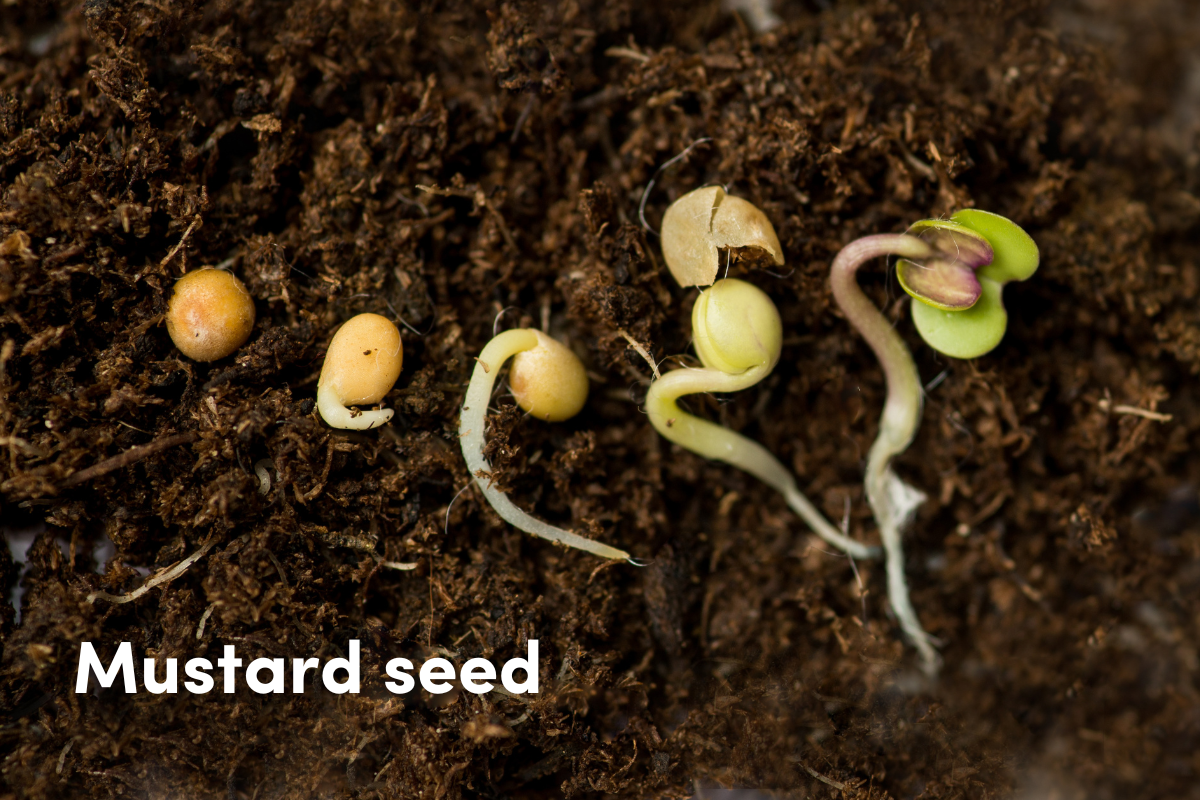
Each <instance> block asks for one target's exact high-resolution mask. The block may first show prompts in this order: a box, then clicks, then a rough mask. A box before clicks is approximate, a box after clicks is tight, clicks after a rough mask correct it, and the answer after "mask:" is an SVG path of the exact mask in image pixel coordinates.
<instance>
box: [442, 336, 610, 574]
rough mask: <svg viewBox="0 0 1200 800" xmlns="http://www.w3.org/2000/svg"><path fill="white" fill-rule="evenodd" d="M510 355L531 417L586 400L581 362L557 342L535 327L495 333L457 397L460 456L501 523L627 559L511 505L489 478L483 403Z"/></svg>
mask: <svg viewBox="0 0 1200 800" xmlns="http://www.w3.org/2000/svg"><path fill="white" fill-rule="evenodd" d="M509 358H512V360H513V364H512V369H511V370H510V371H509V378H508V380H509V384H510V385H511V387H512V392H513V397H514V398H516V401H517V405H518V406H520V407H521V408H522V409H524V410H525V411H527V412H529V414H531V415H532V416H535V417H538V418H540V419H544V420H546V421H548V422H561V421H562V420H566V419H570V418H571V417H573V416H575V415H576V414H578V413H579V411H580V409H582V408H583V404H584V402H585V401H586V400H587V392H588V378H587V373H586V372H585V371H584V369H583V363H582V362H581V361H580V360H579V357H578V356H576V355H575V354H574V353H573V352H571V351H570V349H568V348H567V347H566V346H565V345H563V344H562V343H561V342H559V341H557V340H556V339H553V338H551V337H549V336H547V335H546V334H544V333H542V332H541V331H536V330H529V329H524V328H522V329H517V330H510V331H505V332H503V333H501V334H500V335H499V336H496V337H495V338H494V339H492V340H491V341H490V342H488V343H487V346H485V347H484V348H483V352H481V353H480V354H479V357H478V358H477V359H475V370H474V372H472V373H471V383H470V385H469V386H468V387H467V396H466V398H465V400H464V401H463V410H462V416H461V417H460V420H459V425H458V436H459V440H460V441H461V442H462V451H463V458H465V459H466V462H467V468H468V469H469V470H470V471H471V476H472V478H473V479H474V481H475V484H476V485H477V486H478V487H479V490H480V491H482V492H483V496H484V497H486V498H487V501H488V502H489V503H491V505H492V508H494V509H496V513H497V514H499V515H500V516H501V517H502V518H503V519H504V521H506V522H507V523H509V524H510V525H512V526H513V527H516V528H520V529H521V530H523V531H525V532H526V533H532V534H533V535H534V536H540V537H542V538H543V539H549V540H550V541H552V542H558V543H560V544H564V545H566V546H568V547H575V548H578V549H580V550H586V551H587V552H589V553H594V554H595V555H598V556H601V557H602V558H611V559H615V560H619V561H629V560H630V558H629V554H628V553H626V552H625V551H624V550H618V549H617V548H615V547H609V546H608V545H606V544H602V543H601V542H597V541H593V540H592V539H587V538H584V537H583V536H580V535H579V534H577V533H571V532H570V531H565V530H563V529H562V528H557V527H555V526H553V525H551V524H549V523H547V522H543V521H542V520H540V519H538V518H537V517H534V516H531V515H529V514H526V513H525V512H524V511H522V510H521V509H519V508H517V506H516V505H514V504H513V502H512V501H511V500H509V499H508V495H506V494H505V493H504V492H502V491H500V490H499V489H497V488H496V487H495V486H494V485H493V483H492V481H491V478H490V475H491V471H492V467H491V465H490V464H489V463H488V460H487V458H486V457H485V456H484V454H483V447H484V428H485V426H486V415H487V407H488V402H489V401H490V400H491V397H492V388H493V387H494V386H495V383H496V376H497V375H498V374H499V373H500V368H501V367H502V366H503V365H504V362H505V361H507V360H508V359H509Z"/></svg>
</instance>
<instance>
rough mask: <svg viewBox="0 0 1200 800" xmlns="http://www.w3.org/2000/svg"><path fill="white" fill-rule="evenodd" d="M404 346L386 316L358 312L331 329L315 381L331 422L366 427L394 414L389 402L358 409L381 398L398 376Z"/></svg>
mask: <svg viewBox="0 0 1200 800" xmlns="http://www.w3.org/2000/svg"><path fill="white" fill-rule="evenodd" d="M403 363H404V346H403V344H402V343H401V341H400V331H399V330H398V329H397V328H396V326H395V325H393V324H392V321H391V320H389V319H388V318H387V317H381V316H379V315H378V314H359V315H358V316H356V317H351V318H350V319H348V320H347V321H346V323H345V324H344V325H342V327H341V328H339V329H338V332H337V333H336V334H334V336H333V341H331V342H330V343H329V349H328V350H327V351H326V352H325V364H324V366H322V367H321V378H320V380H319V381H317V411H319V412H320V414H321V418H322V419H323V420H325V422H326V423H327V424H328V425H329V426H330V427H331V428H345V429H349V430H356V431H364V430H368V429H370V428H375V427H378V426H380V425H383V424H384V423H386V422H387V421H388V420H390V419H391V418H392V414H393V411H392V409H390V408H381V409H376V410H366V411H363V410H359V409H358V408H357V407H358V406H373V405H376V404H378V403H379V402H381V401H382V400H383V398H384V396H385V395H386V394H387V393H388V392H390V391H391V390H392V387H393V386H394V385H395V384H396V379H397V378H399V377H400V367H401V366H402V365H403Z"/></svg>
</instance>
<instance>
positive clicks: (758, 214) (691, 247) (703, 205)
mask: <svg viewBox="0 0 1200 800" xmlns="http://www.w3.org/2000/svg"><path fill="white" fill-rule="evenodd" d="M740 247H754V248H758V249H760V250H763V251H765V252H766V253H767V254H768V255H769V256H770V257H771V259H772V261H774V262H775V264H776V265H778V266H783V263H784V259H783V247H782V246H781V245H780V244H779V237H778V236H777V235H776V234H775V228H774V226H772V225H771V221H770V220H769V219H767V215H766V214H764V213H763V212H762V211H761V210H760V209H759V208H758V207H757V206H755V205H754V204H753V203H750V202H748V201H746V200H743V199H742V198H740V197H734V196H733V195H730V194H726V193H725V190H724V189H722V188H721V187H720V186H705V187H702V188H700V189H696V190H694V191H691V192H688V193H687V194H685V195H684V196H683V197H681V198H679V199H678V200H676V201H675V202H674V203H672V204H671V206H670V207H669V208H668V209H667V213H666V214H664V215H663V222H662V250H663V258H664V259H665V260H666V262H667V268H668V269H669V270H670V271H671V274H672V275H673V276H675V280H676V281H678V282H679V285H680V286H708V285H710V284H712V283H713V282H715V281H716V279H717V273H718V272H719V271H720V266H721V265H720V251H721V250H723V249H731V248H740Z"/></svg>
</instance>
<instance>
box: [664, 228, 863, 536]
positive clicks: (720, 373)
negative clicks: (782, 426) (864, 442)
mask: <svg viewBox="0 0 1200 800" xmlns="http://www.w3.org/2000/svg"><path fill="white" fill-rule="evenodd" d="M663 232H664V237H663V238H664V241H665V239H666V236H665V233H666V225H665V223H664V226H663ZM692 335H693V338H694V340H695V345H696V353H697V355H699V356H700V361H701V363H702V364H704V368H703V369H677V370H673V371H671V372H668V373H667V374H665V375H663V376H662V377H661V378H659V379H657V380H655V381H654V382H653V383H651V384H650V390H649V392H648V393H647V394H646V413H647V414H648V415H649V417H650V424H652V425H653V426H654V429H655V430H657V431H658V432H659V433H660V434H662V436H663V437H664V438H666V439H667V440H668V441H671V442H674V443H675V444H678V445H679V446H681V447H684V448H686V449H688V450H691V451H692V452H693V453H697V454H698V455H701V456H704V457H705V458H711V459H714V460H717V461H724V462H725V463H727V464H732V465H733V466H735V467H737V468H739V469H742V470H744V471H746V472H749V473H750V474H751V475H753V476H754V477H756V478H758V479H759V480H761V481H762V482H764V483H766V484H767V485H768V486H771V487H773V488H774V489H775V490H776V491H778V492H779V493H781V494H782V495H783V496H784V499H785V500H786V501H787V504H788V505H789V506H790V507H791V508H792V510H794V511H795V512H796V513H797V514H798V515H800V518H801V519H803V520H804V521H805V522H806V523H808V525H809V527H811V528H812V529H813V530H814V531H815V532H816V533H817V535H818V536H820V537H821V538H822V539H824V540H825V541H827V542H829V543H830V544H832V545H833V546H835V547H837V548H839V549H841V550H843V551H844V552H846V553H847V554H849V555H850V556H853V557H855V558H872V557H874V556H875V555H877V554H878V548H872V547H868V546H866V545H864V544H861V543H860V542H856V541H854V540H853V539H851V538H849V537H848V536H846V535H844V534H843V533H842V532H841V531H839V530H838V529H837V528H835V527H834V526H833V525H831V524H830V523H829V522H828V521H827V520H826V519H825V518H824V517H823V516H822V515H821V512H819V511H818V510H817V509H816V507H815V506H813V504H812V503H811V502H809V500H808V498H807V497H805V496H804V494H803V493H802V492H801V491H800V490H799V488H797V486H796V481H795V479H794V478H793V477H792V474H791V473H790V472H789V471H788V470H787V469H786V468H784V466H783V465H782V464H781V463H779V460H778V459H777V458H775V456H773V455H771V453H770V451H768V450H767V449H766V448H765V447H763V446H762V445H760V444H758V443H757V442H755V441H752V440H750V439H747V438H746V437H745V436H742V435H741V434H739V433H735V432H734V431H731V430H729V429H728V428H725V427H722V426H720V425H716V424H714V423H712V422H708V421H707V420H703V419H700V418H699V417H696V416H694V415H692V414H689V413H688V412H686V411H684V410H683V409H681V408H680V407H679V403H678V400H679V398H680V397H682V396H684V395H688V394H697V393H699V392H738V391H741V390H742V389H748V388H749V387H751V386H753V385H754V384H756V383H758V382H759V381H761V380H762V379H763V378H765V377H767V375H769V374H771V370H773V369H774V368H775V365H776V364H777V363H778V361H779V354H780V350H781V349H782V346H783V323H782V322H781V320H780V318H779V311H778V309H776V308H775V304H774V303H773V302H772V301H771V298H770V297H768V296H767V295H766V293H765V292H763V291H762V290H761V289H759V288H758V287H756V286H754V285H753V284H750V283H746V282H745V281H740V280H736V279H733V278H726V279H725V280H721V281H717V283H716V284H715V285H713V286H712V287H710V288H709V289H707V290H705V291H702V292H701V293H700V296H699V297H698V298H696V304H695V305H694V306H693V307H692Z"/></svg>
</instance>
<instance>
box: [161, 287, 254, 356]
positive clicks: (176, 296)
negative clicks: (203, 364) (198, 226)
mask: <svg viewBox="0 0 1200 800" xmlns="http://www.w3.org/2000/svg"><path fill="white" fill-rule="evenodd" d="M253 329H254V301H253V300H252V299H251V297H250V293H249V292H247V291H246V287H245V286H244V285H242V282H241V281H239V280H238V279H237V278H235V277H234V276H233V275H231V274H230V273H228V272H225V271H224V270H219V269H211V268H206V269H198V270H195V271H193V272H189V273H188V274H187V275H184V276H183V277H182V278H180V279H179V280H178V281H177V282H176V283H175V287H174V289H173V290H172V291H171V299H170V300H169V301H168V303H167V333H168V334H170V336H171V341H173V342H174V343H175V346H176V347H178V348H179V350H180V352H182V353H183V354H184V355H185V356H187V357H188V358H190V359H193V360H195V361H216V360H217V359H219V358H225V357H226V356H228V355H230V354H232V353H233V352H234V351H235V350H237V349H238V348H239V347H241V346H242V344H244V343H245V341H246V340H247V339H248V338H250V332H251V331H252V330H253Z"/></svg>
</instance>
